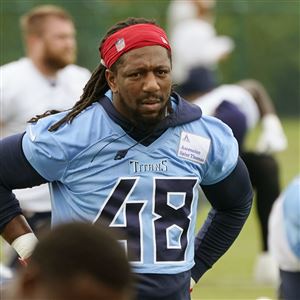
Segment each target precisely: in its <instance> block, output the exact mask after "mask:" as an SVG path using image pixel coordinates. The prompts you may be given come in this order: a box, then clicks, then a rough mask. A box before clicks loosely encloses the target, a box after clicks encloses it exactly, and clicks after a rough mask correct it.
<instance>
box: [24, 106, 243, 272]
mask: <svg viewBox="0 0 300 300" xmlns="http://www.w3.org/2000/svg"><path fill="white" fill-rule="evenodd" d="M174 105H175V107H176V105H177V104H176V103H174ZM64 114H65V113H59V114H56V115H52V116H50V117H47V118H43V119H40V120H39V121H38V122H37V123H36V124H32V125H29V127H28V129H27V132H26V134H25V136H24V138H23V150H24V154H25V156H26V158H27V160H28V161H29V162H30V164H31V165H32V166H33V167H34V168H35V169H36V170H37V172H38V173H39V174H40V175H41V176H42V177H44V178H45V179H47V180H49V181H50V182H51V198H52V223H53V225H56V224H59V223H62V222H68V221H75V220H79V221H88V222H96V221H97V220H99V219H100V220H105V221H106V222H108V224H109V226H110V227H115V228H118V229H119V231H121V232H124V233H126V238H125V239H124V240H122V241H121V243H123V244H124V247H125V248H126V249H127V251H128V255H129V259H130V261H131V262H132V265H133V267H134V271H135V272H137V273H160V274H175V273H180V272H183V271H186V270H189V269H191V268H192V266H193V265H194V229H195V224H196V216H197V204H198V185H199V184H200V183H201V184H204V185H210V184H214V183H217V182H219V181H221V180H222V179H224V178H225V177H227V176H228V175H229V174H230V173H231V172H232V170H233V169H234V168H235V166H236V163H237V159H238V145H237V142H236V140H235V139H234V137H233V135H232V132H231V130H230V129H229V127H227V126H226V125H225V124H224V123H222V122H221V121H218V120H217V119H216V118H212V117H204V116H202V117H201V118H199V119H197V120H195V121H192V122H188V123H185V124H182V125H179V126H175V127H170V128H168V129H167V130H166V131H165V132H164V133H163V134H162V135H161V136H160V137H158V138H157V139H156V140H155V141H154V142H152V143H151V144H150V145H149V146H144V145H142V144H140V143H137V141H136V140H134V139H133V138H132V137H130V136H129V135H128V134H126V132H125V131H124V130H123V129H122V127H121V126H119V125H118V124H116V123H115V122H114V121H113V120H112V119H111V118H110V117H109V115H108V114H107V112H106V111H105V110H104V108H103V107H102V106H101V105H100V104H99V103H94V104H93V105H92V106H90V107H89V108H87V109H86V110H85V111H84V112H82V113H80V114H79V115H78V116H77V117H76V118H75V119H74V120H73V122H72V123H71V124H64V125H62V126H61V127H60V128H59V129H58V130H57V131H55V132H49V131H48V128H49V126H50V125H52V124H53V123H54V122H56V121H58V120H60V119H61V118H62V117H63V116H64ZM135 144H136V145H135ZM133 145H134V146H133ZM130 147H132V148H130ZM128 148H130V149H129V151H128V153H127V155H126V156H125V157H124V158H123V159H120V160H115V156H116V154H117V153H118V152H119V151H120V150H122V149H128Z"/></svg>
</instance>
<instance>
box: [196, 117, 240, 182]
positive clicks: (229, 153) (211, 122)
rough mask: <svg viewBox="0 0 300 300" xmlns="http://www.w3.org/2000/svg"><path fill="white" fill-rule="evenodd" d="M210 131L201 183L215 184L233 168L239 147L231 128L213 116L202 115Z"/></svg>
mask: <svg viewBox="0 0 300 300" xmlns="http://www.w3.org/2000/svg"><path fill="white" fill-rule="evenodd" d="M203 119H204V122H205V123H206V126H207V128H208V129H209V132H210V139H211V146H210V153H209V155H208V158H207V162H206V164H207V168H206V172H205V174H204V177H203V179H202V182H201V184H202V185H211V184H215V183H217V182H219V181H221V180H223V179H224V178H226V177H227V176H228V175H229V174H230V173H231V172H232V171H233V169H234V168H235V166H236V164H237V161H238V156H239V147H238V143H237V140H236V139H235V138H234V136H233V133H232V130H231V129H230V128H229V127H228V126H227V125H226V124H225V123H223V122H222V121H220V120H218V119H217V118H214V117H207V116H203Z"/></svg>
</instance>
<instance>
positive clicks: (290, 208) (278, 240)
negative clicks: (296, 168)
mask: <svg viewBox="0 0 300 300" xmlns="http://www.w3.org/2000/svg"><path fill="white" fill-rule="evenodd" d="M268 243H269V248H270V251H271V253H272V255H273V256H274V258H275V259H276V261H277V262H278V264H279V267H280V268H281V269H282V270H284V271H290V272H299V271H300V175H299V176H298V177H296V178H295V179H294V180H293V181H292V182H291V183H290V184H289V185H288V187H287V188H286V189H285V190H284V191H283V192H282V193H281V195H280V197H279V198H278V199H277V200H276V201H275V202H274V205H273V207H272V211H271V214H270V217H269V238H268Z"/></svg>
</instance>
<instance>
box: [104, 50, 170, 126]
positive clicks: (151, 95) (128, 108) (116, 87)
mask: <svg viewBox="0 0 300 300" xmlns="http://www.w3.org/2000/svg"><path fill="white" fill-rule="evenodd" d="M120 59H121V61H120V63H119V64H118V65H117V70H116V72H115V73H113V72H111V71H110V70H107V71H106V79H107V81H108V83H109V86H110V88H111V89H112V91H113V103H114V105H115V107H116V109H117V110H118V111H119V112H120V113H121V114H122V115H123V116H124V117H126V118H127V119H129V120H130V121H131V122H132V123H134V124H135V125H137V126H138V125H139V126H141V125H142V124H145V125H146V126H147V125H150V126H152V125H155V124H156V123H157V122H158V121H160V120H161V119H163V118H164V116H165V113H166V106H167V102H168V100H169V97H170V93H171V85H172V80H171V61H170V58H169V56H168V52H167V50H166V49H165V48H163V47H161V46H147V47H143V48H138V49H134V50H131V51H129V52H127V53H125V54H124V55H123V56H122V57H121V58H120Z"/></svg>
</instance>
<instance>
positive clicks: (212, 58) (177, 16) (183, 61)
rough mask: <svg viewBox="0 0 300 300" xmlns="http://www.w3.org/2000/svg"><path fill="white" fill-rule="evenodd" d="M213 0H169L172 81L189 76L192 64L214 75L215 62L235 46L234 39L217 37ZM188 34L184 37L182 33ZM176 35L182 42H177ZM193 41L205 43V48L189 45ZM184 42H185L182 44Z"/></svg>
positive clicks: (182, 79) (215, 69)
mask: <svg viewBox="0 0 300 300" xmlns="http://www.w3.org/2000/svg"><path fill="white" fill-rule="evenodd" d="M215 5H216V1H214V0H212V1H207V0H187V1H176V0H174V1H171V2H170V5H169V7H168V10H167V23H168V25H167V27H168V31H169V35H170V42H171V43H172V44H175V43H176V47H175V48H174V51H173V60H174V61H175V62H176V64H174V65H173V69H172V76H173V78H174V81H175V83H180V82H182V81H184V80H185V79H186V77H187V76H188V72H189V69H191V68H192V67H194V66H195V65H201V66H204V67H206V68H208V69H210V70H212V71H214V74H215V76H216V77H217V76H218V75H217V67H218V63H219V62H220V61H221V60H223V59H225V58H226V57H227V56H228V55H229V54H230V53H231V51H232V50H233V49H234V42H233V40H232V39H231V38H230V37H228V36H220V35H218V34H217V31H216V29H215V26H214V21H215V18H214V8H215ZM185 34H187V36H186V35H185ZM178 36H179V37H180V39H182V41H181V42H180V43H177V41H178ZM191 37H192V40H193V43H197V44H199V45H200V44H201V45H202V44H205V47H197V46H196V47H193V46H192V47H189V49H188V52H187V53H186V55H182V53H185V51H186V45H189V43H190V42H191V41H190V38H191ZM185 42H187V44H186V43H185Z"/></svg>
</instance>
